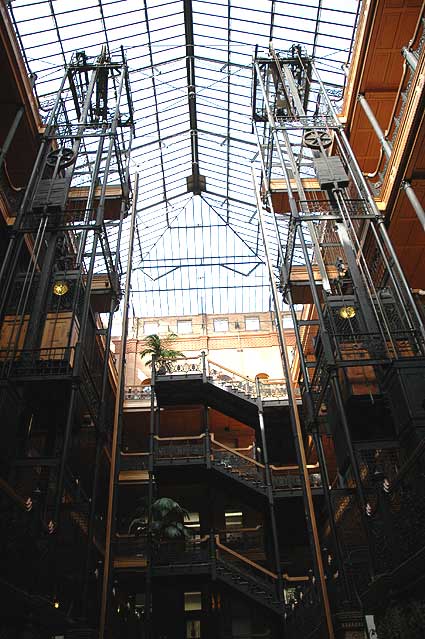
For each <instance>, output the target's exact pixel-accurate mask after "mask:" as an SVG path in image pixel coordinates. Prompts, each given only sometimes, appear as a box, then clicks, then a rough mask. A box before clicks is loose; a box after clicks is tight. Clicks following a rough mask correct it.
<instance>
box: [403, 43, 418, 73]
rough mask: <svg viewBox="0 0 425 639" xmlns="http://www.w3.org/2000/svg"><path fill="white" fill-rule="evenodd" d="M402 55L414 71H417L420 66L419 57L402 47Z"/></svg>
mask: <svg viewBox="0 0 425 639" xmlns="http://www.w3.org/2000/svg"><path fill="white" fill-rule="evenodd" d="M401 53H402V54H403V57H404V59H405V60H406V62H407V64H408V65H409V67H410V68H411V69H412V71H416V67H417V66H418V56H417V55H416V53H414V52H413V51H410V49H408V48H407V47H402V49H401Z"/></svg>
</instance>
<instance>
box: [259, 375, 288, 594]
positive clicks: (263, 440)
mask: <svg viewBox="0 0 425 639" xmlns="http://www.w3.org/2000/svg"><path fill="white" fill-rule="evenodd" d="M255 385H256V388H257V397H258V400H257V406H258V424H259V427H260V436H261V448H262V450H263V463H264V466H265V474H266V485H267V501H268V502H269V512H270V523H271V528H272V538H273V550H274V558H275V566H276V573H277V597H278V599H279V601H282V599H283V580H282V569H281V565H280V549H279V537H278V532H277V523H276V513H275V509H274V499H273V481H272V475H271V472H270V464H269V455H268V451H267V441H266V429H265V425H264V414H263V402H262V401H261V396H260V381H259V379H258V377H257V378H256V379H255Z"/></svg>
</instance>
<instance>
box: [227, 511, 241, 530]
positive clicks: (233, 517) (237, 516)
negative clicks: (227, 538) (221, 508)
mask: <svg viewBox="0 0 425 639" xmlns="http://www.w3.org/2000/svg"><path fill="white" fill-rule="evenodd" d="M242 518H243V513H242V511H240V510H226V512H225V513H224V520H225V524H226V528H242Z"/></svg>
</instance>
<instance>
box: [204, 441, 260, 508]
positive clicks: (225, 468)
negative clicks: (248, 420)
mask: <svg viewBox="0 0 425 639" xmlns="http://www.w3.org/2000/svg"><path fill="white" fill-rule="evenodd" d="M211 465H212V467H213V468H214V469H215V470H217V471H218V472H219V473H221V474H223V475H226V476H227V477H230V478H231V479H234V480H235V481H237V482H239V483H240V484H242V485H244V486H247V487H248V488H251V489H252V490H255V491H256V492H257V493H260V494H261V495H266V494H267V484H266V469H265V466H264V465H263V464H260V463H259V462H257V461H255V460H254V459H250V458H249V457H246V456H245V455H242V454H241V453H239V452H237V451H235V450H232V449H231V448H228V447H227V446H225V445H224V444H221V443H220V442H217V441H216V440H215V439H214V436H213V435H212V436H211Z"/></svg>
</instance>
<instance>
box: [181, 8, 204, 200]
mask: <svg viewBox="0 0 425 639" xmlns="http://www.w3.org/2000/svg"><path fill="white" fill-rule="evenodd" d="M184 31H185V37H186V71H187V98H188V105H189V123H190V149H191V154H192V175H191V176H190V177H188V178H187V190H188V191H191V192H192V193H193V194H194V195H200V194H201V192H202V191H205V178H204V177H203V176H201V175H200V173H199V148H198V117H197V113H196V81H195V46H194V37H193V11H192V0H184Z"/></svg>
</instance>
